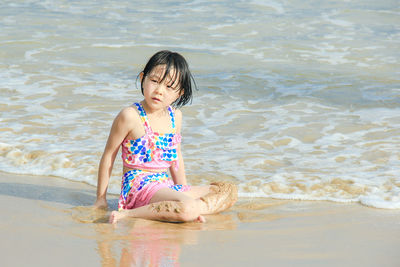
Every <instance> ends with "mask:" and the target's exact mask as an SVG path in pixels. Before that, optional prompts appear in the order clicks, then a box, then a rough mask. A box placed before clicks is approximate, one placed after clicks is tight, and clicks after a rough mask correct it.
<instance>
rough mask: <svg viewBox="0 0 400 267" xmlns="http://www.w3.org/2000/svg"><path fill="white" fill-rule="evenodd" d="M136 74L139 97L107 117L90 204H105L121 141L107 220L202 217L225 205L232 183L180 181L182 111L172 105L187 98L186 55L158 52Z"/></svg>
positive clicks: (232, 198) (234, 195)
mask: <svg viewBox="0 0 400 267" xmlns="http://www.w3.org/2000/svg"><path fill="white" fill-rule="evenodd" d="M139 78H140V83H141V90H142V94H143V96H144V99H143V100H142V101H141V102H140V103H134V104H133V105H132V106H129V107H126V108H124V109H123V110H122V111H121V112H120V113H119V114H118V116H117V117H116V118H115V120H114V122H113V125H112V127H111V131H110V135H109V137H108V140H107V144H106V147H105V149H104V153H103V156H102V158H101V160H100V165H99V173H98V183H97V200H96V202H95V206H96V207H99V208H107V200H106V193H107V187H108V182H109V179H110V175H111V171H112V168H113V165H114V161H115V157H116V155H117V153H118V150H119V147H120V146H121V147H122V161H123V166H124V167H123V173H124V175H123V179H122V186H121V194H120V198H119V202H118V211H113V212H112V213H111V216H110V222H111V223H115V222H117V221H118V220H120V219H122V218H124V217H133V218H144V219H151V220H159V221H168V222H189V221H199V222H205V219H204V217H203V216H202V215H205V214H212V213H217V212H221V211H223V210H226V209H228V208H229V207H231V206H232V205H233V204H234V203H235V202H236V200H237V189H236V186H235V185H233V184H230V183H221V182H220V183H212V184H211V185H209V186H189V185H187V183H186V176H185V168H184V162H183V158H182V154H181V144H180V143H181V135H180V133H181V125H182V113H181V111H180V110H179V109H175V108H174V107H178V108H179V107H182V106H184V105H185V104H187V103H188V102H190V101H191V99H192V81H193V77H192V75H191V73H190V71H189V67H188V64H187V62H186V60H185V59H184V58H183V57H182V56H181V55H180V54H178V53H174V52H170V51H160V52H158V53H156V54H155V55H153V56H152V57H151V58H150V60H149V61H148V63H147V64H146V66H145V68H144V70H143V71H142V72H141V73H140V74H139ZM172 106H174V107H172ZM168 170H169V172H170V174H171V177H172V179H171V178H170V177H169V175H168V173H167V171H168Z"/></svg>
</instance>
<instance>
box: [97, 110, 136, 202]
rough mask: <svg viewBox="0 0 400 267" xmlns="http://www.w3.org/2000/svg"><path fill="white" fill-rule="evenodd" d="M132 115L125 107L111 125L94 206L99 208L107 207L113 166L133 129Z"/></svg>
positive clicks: (102, 159) (100, 165) (99, 173)
mask: <svg viewBox="0 0 400 267" xmlns="http://www.w3.org/2000/svg"><path fill="white" fill-rule="evenodd" d="M132 116H133V113H132V111H131V110H129V108H125V109H123V110H122V111H121V112H120V113H119V114H118V116H117V117H116V118H115V120H114V122H113V125H112V127H111V131H110V134H109V136H108V140H107V144H106V147H105V149H104V152H103V156H102V157H101V160H100V164H99V172H98V179H97V199H96V202H95V203H94V206H95V207H97V208H107V199H106V194H107V188H108V183H109V180H110V176H111V172H112V168H113V166H114V161H115V157H116V156H117V153H118V150H119V147H120V145H121V143H122V142H123V141H124V139H125V137H126V136H127V135H128V133H129V132H130V131H131V129H132V127H131V124H132V121H133V119H132Z"/></svg>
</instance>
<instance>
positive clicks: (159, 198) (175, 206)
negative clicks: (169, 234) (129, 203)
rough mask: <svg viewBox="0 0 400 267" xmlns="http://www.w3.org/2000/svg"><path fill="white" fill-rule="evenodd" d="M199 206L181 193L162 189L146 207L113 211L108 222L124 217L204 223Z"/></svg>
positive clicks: (197, 201)
mask: <svg viewBox="0 0 400 267" xmlns="http://www.w3.org/2000/svg"><path fill="white" fill-rule="evenodd" d="M199 204H200V201H199V200H195V199H193V198H191V197H190V196H188V195H186V194H183V193H182V192H177V191H175V190H173V189H170V188H162V189H160V190H158V191H157V192H156V193H155V194H154V196H153V197H152V198H151V200H150V204H148V205H145V206H142V207H139V208H135V209H131V210H122V211H113V212H112V213H111V215H110V222H111V223H115V222H117V221H119V220H120V219H122V218H125V217H132V218H142V219H149V220H157V221H167V222H190V221H199V222H204V221H205V219H204V217H203V216H201V213H200V212H201V207H200V206H199Z"/></svg>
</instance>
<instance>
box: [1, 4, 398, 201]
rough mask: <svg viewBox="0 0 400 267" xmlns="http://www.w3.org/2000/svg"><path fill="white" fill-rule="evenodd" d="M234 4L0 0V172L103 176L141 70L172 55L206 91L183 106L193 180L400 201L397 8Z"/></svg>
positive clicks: (136, 96) (115, 184)
mask: <svg viewBox="0 0 400 267" xmlns="http://www.w3.org/2000/svg"><path fill="white" fill-rule="evenodd" d="M227 3H228V1H218V2H213V1H211V2H210V1H163V3H157V2H156V1H146V2H138V1H111V2H110V1H107V2H105V1H86V2H79V1H36V0H31V1H2V2H1V3H0V7H1V8H0V29H1V30H0V59H1V60H0V80H1V84H0V96H1V97H0V112H1V118H0V122H1V123H0V170H1V171H6V172H11V173H27V174H42V175H54V176H59V177H64V178H67V179H71V180H77V181H83V182H86V183H89V184H92V185H95V184H96V181H97V166H98V161H99V159H100V156H101V153H102V151H103V148H104V145H105V142H106V138H107V135H108V132H109V129H110V126H111V123H112V120H113V118H114V117H115V115H116V114H117V113H118V112H119V110H120V109H121V108H122V107H124V106H127V105H130V104H131V103H132V102H135V101H140V100H141V94H140V90H138V89H137V81H136V77H137V74H138V73H139V72H140V70H141V68H142V67H143V66H144V64H145V62H146V60H147V59H148V58H149V57H150V56H151V55H152V54H154V52H156V51H158V50H161V49H171V50H176V51H178V52H180V53H182V54H183V55H184V56H185V57H186V58H187V60H188V61H189V64H190V66H191V69H192V72H193V74H194V76H195V79H196V82H197V85H198V88H199V91H198V92H196V94H195V97H194V101H193V103H192V105H190V106H187V107H184V108H183V113H184V128H183V136H184V141H183V142H184V143H183V152H184V157H185V166H186V171H187V174H188V179H189V182H190V183H192V184H196V185H198V184H207V183H209V182H210V181H213V180H230V181H234V182H236V183H237V184H238V186H239V196H241V197H273V198H279V199H310V200H331V201H337V202H360V203H362V204H364V205H368V206H373V207H379V208H400V175H399V174H400V172H399V170H400V163H399V162H400V152H399V151H400V138H399V136H400V127H399V126H400V78H399V77H400V75H399V74H400V68H399V67H400V66H399V65H400V64H399V62H398V59H399V56H400V52H399V51H400V49H399V47H400V45H399V44H400V8H399V5H398V2H397V1H380V2H376V1H361V0H357V1H307V2H306V3H305V2H304V1H294V0H293V1H229V4H227ZM121 169H122V167H121V162H120V160H118V161H117V162H116V164H115V167H114V172H113V176H112V178H111V184H110V188H109V192H111V193H117V194H118V193H119V189H120V176H121Z"/></svg>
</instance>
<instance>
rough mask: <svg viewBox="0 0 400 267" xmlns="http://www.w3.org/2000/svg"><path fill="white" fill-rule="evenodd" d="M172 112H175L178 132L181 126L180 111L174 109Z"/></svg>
mask: <svg viewBox="0 0 400 267" xmlns="http://www.w3.org/2000/svg"><path fill="white" fill-rule="evenodd" d="M174 113H175V122H176V131H177V132H178V133H180V132H181V128H182V116H183V115H182V111H181V110H180V109H174Z"/></svg>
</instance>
